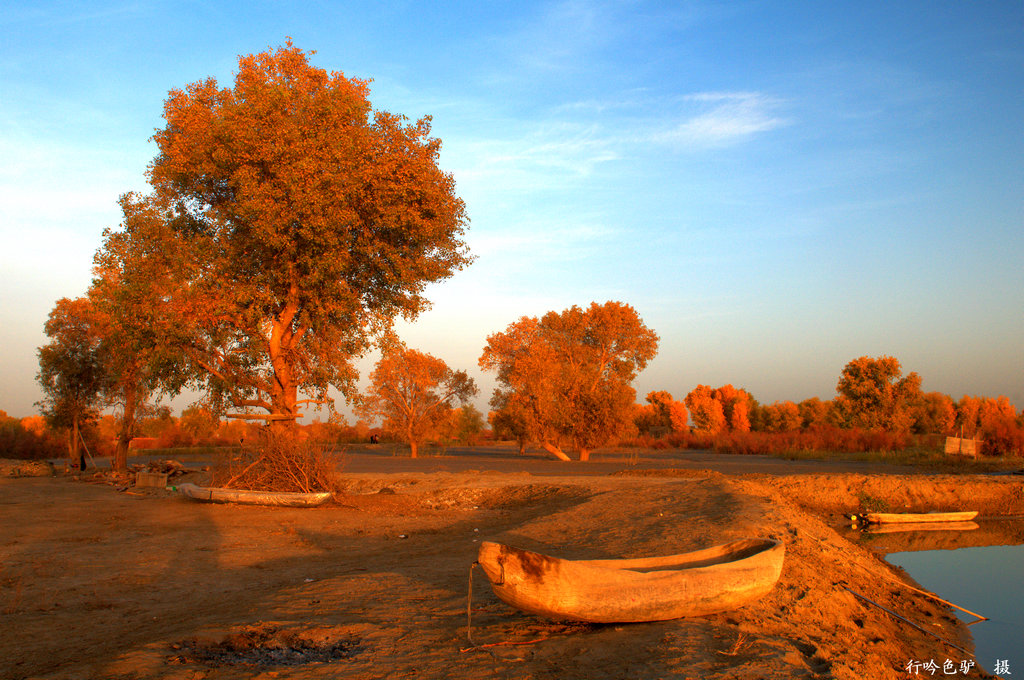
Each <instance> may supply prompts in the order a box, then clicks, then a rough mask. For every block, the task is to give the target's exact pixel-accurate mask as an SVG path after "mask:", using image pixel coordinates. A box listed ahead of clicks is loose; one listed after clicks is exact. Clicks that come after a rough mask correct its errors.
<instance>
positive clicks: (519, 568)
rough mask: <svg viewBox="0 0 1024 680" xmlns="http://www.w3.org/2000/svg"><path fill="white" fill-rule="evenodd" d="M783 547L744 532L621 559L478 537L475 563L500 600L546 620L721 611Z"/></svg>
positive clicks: (758, 578)
mask: <svg viewBox="0 0 1024 680" xmlns="http://www.w3.org/2000/svg"><path fill="white" fill-rule="evenodd" d="M784 551H785V548H784V546H783V545H782V543H780V542H778V541H773V540H770V539H752V538H748V539H744V540H740V541H734V542H732V543H726V544H725V545H719V546H715V547H713V548H707V549H706V550H698V551H696V552H690V553H683V554H680V555H668V556H665V557H651V558H640V559H624V560H563V559H559V558H557V557H550V556H548V555H542V554H540V553H535V552H530V551H528V550H520V549H519V548H513V547H510V546H507V545H502V544H500V543H491V542H484V543H483V544H481V546H480V554H479V559H478V561H479V563H480V565H481V566H482V567H483V570H484V572H485V573H486V574H487V578H488V579H489V580H490V581H491V586H492V588H493V589H494V593H495V594H496V595H497V596H498V598H500V599H501V600H503V601H504V602H506V603H508V604H510V605H512V606H513V607H516V608H518V609H521V610H523V611H525V612H528V613H531V614H538V615H540V616H544V617H547V618H551V619H560V620H575V621H588V622H593V623H627V622H637V621H666V620H669V619H677V618H680V617H683V616H703V615H705V614H713V613H716V612H722V611H728V610H730V609H735V608H736V607H739V606H742V605H744V604H746V603H748V602H752V601H754V600H756V599H758V598H760V597H762V596H764V595H766V594H767V593H768V592H769V591H771V589H772V588H773V587H774V585H775V582H776V581H777V580H778V579H779V574H780V573H781V571H782V558H783V554H784Z"/></svg>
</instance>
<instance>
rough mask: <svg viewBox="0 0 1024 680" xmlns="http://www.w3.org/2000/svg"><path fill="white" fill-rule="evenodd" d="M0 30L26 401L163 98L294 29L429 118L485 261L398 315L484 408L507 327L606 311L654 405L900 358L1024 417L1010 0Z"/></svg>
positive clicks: (0, 107)
mask: <svg viewBox="0 0 1024 680" xmlns="http://www.w3.org/2000/svg"><path fill="white" fill-rule="evenodd" d="M0 34H2V35H3V36H4V40H3V41H0V158H2V159H3V162H2V163H0V245H2V247H0V300H2V303H0V346H2V347H3V348H4V352H3V355H2V359H0V409H3V410H5V411H7V413H8V414H10V415H12V416H18V417H20V416H26V415H30V414H32V413H35V412H36V410H37V409H36V407H35V405H34V404H35V402H36V401H38V400H39V399H40V398H41V396H42V395H41V393H40V391H39V389H38V386H37V384H36V383H35V374H36V372H37V370H38V364H37V355H36V349H37V348H38V347H39V346H41V345H43V344H45V342H46V341H47V339H46V337H45V335H44V333H43V324H44V323H45V321H46V318H47V315H48V314H49V312H50V310H51V309H52V308H53V305H54V303H55V301H56V300H57V299H59V298H61V297H76V296H80V295H83V294H84V293H85V291H86V289H87V287H88V285H89V282H90V278H91V266H92V256H93V254H94V253H95V251H96V249H97V248H98V247H99V245H100V242H101V234H102V231H103V229H104V228H108V227H109V228H116V227H117V226H118V222H119V217H120V213H119V210H118V206H117V198H118V196H119V195H121V194H122V193H124V192H127V191H145V190H146V180H145V171H146V167H147V165H148V164H149V162H150V161H151V160H152V159H153V157H154V156H155V153H156V151H155V146H154V145H153V143H152V142H151V141H150V137H151V136H152V134H153V132H154V131H155V130H156V129H158V128H161V127H162V126H163V117H162V115H163V102H164V100H165V99H166V97H167V94H168V91H169V90H171V89H172V88H182V87H184V86H185V85H187V84H189V83H192V82H195V81H198V80H201V79H205V78H207V77H214V78H216V79H217V81H218V82H219V83H220V84H221V85H223V86H230V85H231V83H232V82H233V77H234V73H235V70H236V67H237V60H238V57H239V55H245V54H252V53H257V52H262V51H265V50H267V49H268V48H276V47H277V46H280V45H282V44H284V42H285V40H286V39H287V37H291V38H292V40H293V41H294V44H295V45H296V46H297V47H299V48H301V49H303V50H307V51H316V54H315V55H314V56H312V57H311V62H312V63H313V64H314V65H316V66H318V67H321V68H324V69H326V70H328V71H341V72H343V73H344V74H345V75H346V76H349V77H357V78H362V79H372V81H373V82H372V83H371V86H370V87H371V93H370V99H371V102H372V104H373V106H374V108H377V109H383V110H386V111H390V112H392V113H396V114H404V115H406V116H408V117H409V118H410V119H413V120H415V119H418V118H420V117H422V116H424V115H431V116H432V117H433V134H434V135H435V136H437V137H439V138H440V139H441V140H442V142H443V148H442V152H441V156H440V165H441V167H442V168H443V169H444V170H446V171H448V172H451V173H452V174H453V175H454V177H455V180H456V182H457V193H458V194H459V196H461V197H462V198H463V199H464V201H465V202H466V207H467V212H468V215H469V218H470V220H471V224H470V228H469V230H468V232H467V236H466V241H467V244H468V245H469V248H470V251H471V252H472V254H474V255H475V256H476V260H475V262H474V263H473V264H472V265H471V266H470V267H468V268H467V269H465V270H463V271H461V272H458V273H457V274H455V276H453V277H452V278H451V279H449V280H448V281H445V282H443V283H439V284H436V285H433V286H431V287H430V288H429V289H428V297H429V298H430V299H431V300H432V302H433V306H432V308H431V309H430V310H429V311H427V312H425V313H423V314H422V315H421V316H420V317H419V319H417V320H416V322H415V323H412V324H407V323H402V324H399V334H400V335H401V337H402V338H403V340H405V341H406V343H407V344H408V345H410V346H411V347H414V348H417V349H420V350H421V351H425V352H429V353H431V354H434V355H435V356H438V357H441V358H442V359H444V360H445V361H446V362H448V364H449V365H450V366H451V367H453V368H456V369H464V370H467V371H468V372H469V373H470V375H471V376H473V377H474V378H475V379H476V380H477V383H478V385H479V386H480V388H481V394H480V396H479V398H478V400H477V402H476V403H477V405H478V407H479V408H481V410H484V411H486V402H487V399H488V398H489V396H490V393H491V391H492V389H493V387H494V380H493V376H492V375H490V374H486V373H483V372H482V371H480V370H479V369H478V367H477V359H478V358H479V356H480V353H481V351H482V349H483V347H484V345H485V344H486V339H487V336H488V335H490V334H492V333H496V332H500V331H502V330H504V329H505V327H506V326H508V324H510V323H512V322H513V321H515V320H517V319H519V318H520V317H522V316H539V315H543V314H544V313H546V312H548V311H561V310H563V309H566V308H568V307H570V306H572V305H580V306H584V307H585V306H587V305H589V304H590V303H591V302H593V301H597V302H605V301H607V300H618V301H622V302H626V303H629V304H630V305H632V306H633V307H634V308H635V309H636V310H637V312H638V313H639V314H640V316H641V317H642V319H643V320H644V322H645V323H646V325H647V326H649V327H650V328H652V329H654V330H655V331H656V332H657V333H658V334H659V336H660V339H661V340H660V346H659V352H658V356H657V357H656V358H655V359H654V360H653V361H652V362H651V363H650V364H649V365H648V367H647V368H646V370H645V371H644V372H643V373H641V375H640V376H639V378H638V379H637V380H636V382H635V383H634V386H635V387H636V389H637V392H638V399H642V396H643V395H644V394H646V393H647V392H648V391H650V390H668V391H670V392H671V393H672V394H673V395H674V396H676V398H678V399H682V398H683V396H685V395H686V393H688V392H689V391H690V390H692V389H693V388H694V387H696V386H697V385H698V384H705V385H710V386H712V387H717V386H719V385H723V384H727V383H729V384H733V385H735V386H737V387H743V388H745V389H746V390H747V391H749V392H750V393H751V394H752V395H753V396H754V398H755V399H757V400H758V401H759V402H761V403H763V404H767V403H772V402H774V401H778V400H792V401H800V400H803V399H806V398H809V397H819V398H821V399H831V398H833V397H834V396H835V388H836V383H837V381H838V379H839V375H840V373H841V371H842V369H843V367H844V366H845V365H846V363H847V362H849V361H850V360H852V359H855V358H857V357H861V356H875V357H877V356H883V355H888V356H894V357H896V358H897V359H899V361H900V363H901V364H902V367H903V371H904V372H905V373H907V372H910V371H915V372H917V373H918V374H919V375H920V376H921V377H922V380H923V385H922V388H923V389H924V390H925V391H938V392H943V393H946V394H949V395H951V396H952V397H953V398H954V399H959V398H960V397H961V396H962V395H964V394H972V395H980V396H997V395H1006V396H1007V397H1009V398H1010V400H1011V401H1012V402H1013V403H1014V404H1015V405H1016V407H1017V408H1018V409H1021V408H1022V407H1024V351H1022V349H1024V313H1022V312H1024V309H1022V304H1021V292H1022V291H1024V229H1022V227H1024V134H1022V130H1024V4H1022V3H1020V2H1019V1H1016V0H1014V1H1006V2H985V1H980V2H971V3H964V2H958V1H950V2H941V1H935V0H924V1H914V0H908V1H901V2H898V3H893V2H888V1H884V2H873V1H869V0H864V1H861V2H850V3H821V2H788V1H786V2H783V1H779V2H759V1H749V2H745V1H738V2H704V1H695V2H646V1H643V0H624V1H622V2H616V1H611V2H588V1H583V0H580V1H575V2H533V1H523V0H516V1H515V2H503V1H500V0H499V1H495V2H479V0H474V1H472V2H449V3H437V4H435V3H422V2H399V1H388V0H384V1H373V2H316V1H310V2H304V3H285V2H278V1H260V0H248V1H247V2H244V3H242V2H230V1H225V2H199V1H192V2H188V1H185V2H182V1H178V2H150V1H146V0H137V1H121V2H84V3H71V2H48V1H46V0H32V1H31V2H22V1H20V0H14V1H13V2H8V3H6V4H5V10H4V12H3V13H0ZM373 360H374V357H373V356H368V357H366V358H364V359H363V360H362V361H361V362H360V367H361V369H362V372H363V374H364V375H365V374H367V373H368V372H369V370H370V369H371V368H372V362H373ZM364 384H365V383H364ZM189 399H190V398H189ZM187 403H188V400H186V398H185V397H180V398H179V399H177V400H176V401H175V402H174V405H175V406H177V407H178V408H180V407H181V406H184V405H187Z"/></svg>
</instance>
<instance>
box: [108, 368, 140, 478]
mask: <svg viewBox="0 0 1024 680" xmlns="http://www.w3.org/2000/svg"><path fill="white" fill-rule="evenodd" d="M137 402H138V389H137V388H136V387H135V386H134V385H127V386H125V388H124V413H122V414H121V428H120V431H118V433H117V447H116V448H115V449H114V469H115V470H117V471H118V472H125V471H127V470H128V446H129V444H131V441H132V430H133V429H135V406H136V403H137Z"/></svg>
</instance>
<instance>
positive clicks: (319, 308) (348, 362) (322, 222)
mask: <svg viewBox="0 0 1024 680" xmlns="http://www.w3.org/2000/svg"><path fill="white" fill-rule="evenodd" d="M310 54H312V53H310ZM308 56H309V55H308V54H307V53H304V52H303V51H302V50H300V49H298V48H296V47H294V46H293V45H292V44H291V42H290V41H289V42H288V43H287V44H286V45H285V46H284V47H281V48H278V49H277V50H274V51H267V52H264V53H261V54H257V55H250V56H245V57H242V58H240V59H239V63H238V73H237V75H236V77H235V81H234V85H233V87H224V88H222V87H220V86H218V84H217V82H216V81H215V80H214V79H212V78H209V79H207V80H203V81H200V82H196V83H192V84H190V85H188V86H187V87H186V88H185V89H183V90H172V91H171V92H170V95H169V96H168V98H167V101H166V103H165V106H164V117H165V119H166V126H165V127H164V128H163V129H160V130H158V131H157V132H156V134H155V135H154V137H153V140H154V141H155V142H156V144H157V147H158V149H159V154H158V155H157V157H156V158H155V160H154V161H153V162H152V164H151V165H150V168H149V175H150V181H151V183H152V185H153V187H154V189H155V196H154V197H153V198H152V200H151V203H152V205H154V206H157V208H156V209H158V210H160V211H162V213H163V221H164V222H165V224H166V225H168V227H169V229H166V230H164V231H162V232H160V234H159V236H157V238H159V239H161V240H163V242H164V246H165V247H164V251H165V252H166V253H168V254H169V255H171V256H172V257H173V258H174V260H175V261H174V262H173V264H174V265H175V266H176V267H177V272H176V275H175V278H176V280H177V281H178V284H179V285H178V286H177V287H176V289H175V290H173V291H169V293H168V296H167V297H166V298H165V300H164V302H165V304H164V305H163V309H164V310H165V312H166V314H165V315H164V318H165V322H164V326H163V328H164V329H165V331H166V333H167V341H168V342H170V343H173V344H174V345H175V346H176V347H178V348H180V350H181V351H182V352H183V355H184V356H185V357H186V358H187V362H186V367H187V369H188V370H189V371H190V373H191V375H192V376H194V378H195V381H196V382H197V383H198V385H199V386H200V387H205V388H206V389H207V390H208V391H209V393H210V394H211V395H212V396H213V397H214V398H215V401H216V400H223V401H226V402H227V403H230V404H232V405H234V406H236V407H240V408H243V409H250V408H256V409H262V410H263V411H264V412H265V414H266V416H265V417H267V418H268V419H271V420H273V421H275V422H283V421H288V420H291V419H294V418H295V417H296V416H297V414H298V408H299V406H300V404H301V403H302V402H303V401H310V400H315V401H323V400H325V399H326V398H327V391H328V388H329V387H330V386H334V387H336V388H338V389H339V390H341V391H342V393H343V394H345V395H346V396H350V395H352V394H354V378H355V375H356V373H355V369H354V367H353V365H352V360H353V358H354V357H355V356H357V355H359V354H361V353H362V352H364V351H365V350H366V349H367V347H368V346H369V342H370V341H371V340H372V338H373V336H374V335H375V334H377V333H380V332H382V331H384V330H386V329H387V328H389V327H390V325H391V323H392V321H393V320H394V319H395V318H396V317H398V316H401V317H404V318H407V319H411V318H413V317H415V316H416V315H417V314H418V313H419V312H420V311H421V310H422V309H423V308H424V307H425V305H426V300H425V298H424V295H423V293H424V289H425V286H426V284H428V283H431V282H436V281H440V280H443V279H446V278H448V277H449V276H451V275H452V274H453V273H454V272H455V271H456V270H458V269H460V268H462V267H463V266H464V265H466V264H467V263H468V262H469V257H468V255H467V254H466V250H465V244H464V243H463V241H462V236H463V233H464V229H465V227H466V225H467V222H468V220H467V218H466V214H465V208H464V205H463V202H462V201H461V200H460V199H459V198H458V197H457V196H456V195H455V182H454V180H453V178H452V176H451V175H450V174H448V173H445V172H443V171H441V170H440V169H439V168H438V165H437V160H438V153H439V151H440V147H441V143H440V141H439V140H437V139H435V138H432V137H431V136H430V119H429V117H427V118H422V119H420V120H419V121H417V122H416V123H409V122H408V121H407V119H405V118H404V117H402V116H398V115H393V114H391V113H388V112H385V111H374V110H373V109H372V108H371V105H370V102H369V99H368V92H369V90H368V82H367V81H363V80H358V79H350V78H346V77H345V76H344V75H343V74H342V73H339V72H332V73H328V72H326V71H324V70H323V69H320V68H315V67H313V66H311V65H310V64H309V62H308V59H307V57H308ZM300 394H302V395H305V396H307V397H309V399H300Z"/></svg>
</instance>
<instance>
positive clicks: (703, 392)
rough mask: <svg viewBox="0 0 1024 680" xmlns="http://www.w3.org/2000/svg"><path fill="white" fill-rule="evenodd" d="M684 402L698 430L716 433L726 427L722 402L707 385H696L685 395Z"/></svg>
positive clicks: (726, 422)
mask: <svg viewBox="0 0 1024 680" xmlns="http://www.w3.org/2000/svg"><path fill="white" fill-rule="evenodd" d="M685 403H686V407H687V408H688V409H690V417H691V418H692V419H693V426H694V428H695V429H697V430H698V431H700V432H706V433H708V434H718V433H719V432H721V431H722V430H724V429H726V428H727V427H728V421H727V420H726V418H725V409H724V408H723V407H722V402H721V401H719V400H718V399H716V398H715V393H714V390H712V389H711V388H710V387H708V386H707V385H697V387H695V388H694V389H693V390H691V391H690V393H689V394H687V395H686V399H685Z"/></svg>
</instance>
